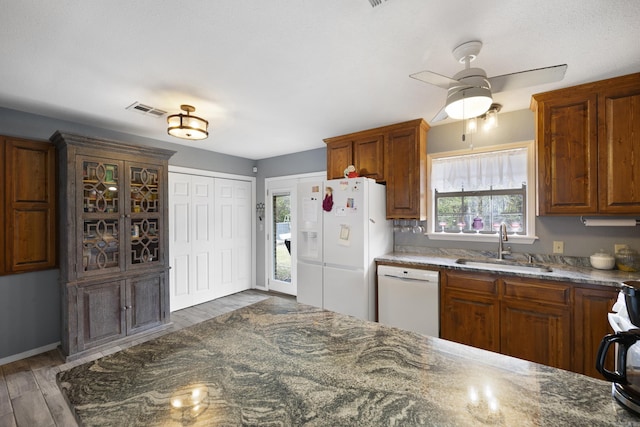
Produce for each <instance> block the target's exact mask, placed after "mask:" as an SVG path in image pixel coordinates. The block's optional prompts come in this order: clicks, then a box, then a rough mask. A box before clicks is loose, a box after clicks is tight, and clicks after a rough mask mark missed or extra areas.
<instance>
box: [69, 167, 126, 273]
mask: <svg viewBox="0 0 640 427" xmlns="http://www.w3.org/2000/svg"><path fill="white" fill-rule="evenodd" d="M78 163H79V168H78V170H79V172H80V174H81V177H80V178H81V182H82V187H81V192H80V197H81V198H82V200H81V203H80V204H79V208H80V209H78V210H79V211H80V212H79V216H78V217H79V218H80V219H81V221H79V225H80V226H81V230H80V232H81V235H82V251H81V257H82V259H81V263H80V265H82V269H80V268H78V270H79V271H78V274H79V275H80V276H82V275H86V274H92V273H106V272H108V271H111V270H120V266H121V261H120V251H121V249H120V243H121V233H120V227H121V219H122V218H121V215H122V212H121V208H120V206H121V193H122V191H120V181H121V179H120V174H119V173H120V169H121V164H120V163H119V162H110V161H108V160H103V159H89V158H82V159H80V160H79V161H78Z"/></svg>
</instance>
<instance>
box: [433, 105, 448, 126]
mask: <svg viewBox="0 0 640 427" xmlns="http://www.w3.org/2000/svg"><path fill="white" fill-rule="evenodd" d="M448 118H449V115H448V114H447V112H446V111H444V107H442V108H441V109H440V111H438V114H436V115H435V117H434V118H433V119H431V123H435V122H439V121H441V120H446V119H448Z"/></svg>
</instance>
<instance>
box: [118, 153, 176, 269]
mask: <svg viewBox="0 0 640 427" xmlns="http://www.w3.org/2000/svg"><path fill="white" fill-rule="evenodd" d="M125 169H126V170H127V175H126V179H125V184H126V188H128V194H127V197H126V199H125V200H126V206H125V207H124V212H125V217H126V218H127V219H129V221H128V222H127V223H126V227H127V237H126V239H125V241H126V242H128V245H126V249H125V256H126V266H127V270H130V269H137V268H149V267H158V266H161V265H162V264H164V257H165V248H164V239H165V236H163V235H162V230H164V224H163V222H164V221H163V220H164V214H163V206H164V200H162V198H163V195H164V191H160V190H161V189H162V188H163V187H164V186H166V183H164V182H163V177H164V171H163V167H162V166H160V165H148V164H139V163H126V164H125Z"/></svg>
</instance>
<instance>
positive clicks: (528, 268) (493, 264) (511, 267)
mask: <svg viewBox="0 0 640 427" xmlns="http://www.w3.org/2000/svg"><path fill="white" fill-rule="evenodd" d="M456 264H460V265H468V266H469V267H483V268H491V269H494V270H500V271H514V272H519V273H548V272H550V271H552V270H551V269H550V268H549V267H547V266H546V265H542V264H529V263H523V262H516V261H507V260H503V259H465V258H459V259H457V260H456Z"/></svg>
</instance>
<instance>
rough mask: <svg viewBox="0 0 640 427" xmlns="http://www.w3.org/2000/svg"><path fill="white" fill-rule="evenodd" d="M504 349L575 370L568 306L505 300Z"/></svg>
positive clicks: (531, 359)
mask: <svg viewBox="0 0 640 427" xmlns="http://www.w3.org/2000/svg"><path fill="white" fill-rule="evenodd" d="M500 306H501V311H500V352H501V353H503V354H506V355H508V356H513V357H518V358H520V359H525V360H529V361H531V362H537V363H542V364H544V365H548V366H553V367H555V368H561V369H571V313H570V312H569V310H568V307H559V306H551V305H541V304H532V303H528V302H523V301H511V300H506V301H502V302H501V304H500Z"/></svg>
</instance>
